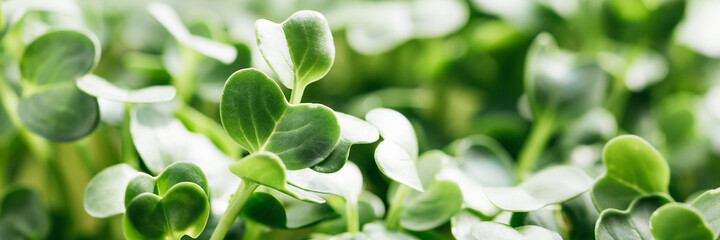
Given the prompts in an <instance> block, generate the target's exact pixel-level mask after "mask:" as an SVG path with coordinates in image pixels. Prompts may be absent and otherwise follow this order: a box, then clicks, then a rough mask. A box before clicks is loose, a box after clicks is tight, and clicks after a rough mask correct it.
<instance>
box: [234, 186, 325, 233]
mask: <svg viewBox="0 0 720 240" xmlns="http://www.w3.org/2000/svg"><path fill="white" fill-rule="evenodd" d="M242 216H243V217H244V218H249V219H252V220H253V221H256V222H259V223H262V224H264V225H267V226H270V227H275V228H283V229H297V228H304V227H307V226H311V225H314V224H317V223H320V222H322V221H325V220H329V219H332V218H336V217H338V216H339V215H338V214H337V213H336V212H335V211H334V210H333V209H332V208H331V207H330V206H328V205H327V204H315V203H308V202H304V201H298V200H294V199H289V200H288V202H287V203H286V204H283V203H282V202H280V201H279V200H278V199H276V198H275V197H273V196H272V195H271V194H269V193H264V192H256V193H253V195H252V196H250V198H249V199H248V201H247V202H246V203H245V205H244V206H243V210H242Z"/></svg>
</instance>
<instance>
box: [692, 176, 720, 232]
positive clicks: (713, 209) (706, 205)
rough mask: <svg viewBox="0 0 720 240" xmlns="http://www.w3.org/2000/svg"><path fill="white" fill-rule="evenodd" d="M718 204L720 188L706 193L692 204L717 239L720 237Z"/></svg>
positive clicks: (719, 208)
mask: <svg viewBox="0 0 720 240" xmlns="http://www.w3.org/2000/svg"><path fill="white" fill-rule="evenodd" d="M718 202H720V188H719V189H713V190H709V191H706V192H704V193H703V194H701V195H700V196H698V197H697V198H695V200H693V202H692V203H691V204H690V206H692V207H694V208H695V209H697V210H698V212H699V213H700V214H701V215H702V217H703V219H705V221H706V222H707V225H708V227H709V228H710V230H712V231H713V235H714V236H716V237H717V236H718V235H720V206H718V204H717V203H718Z"/></svg>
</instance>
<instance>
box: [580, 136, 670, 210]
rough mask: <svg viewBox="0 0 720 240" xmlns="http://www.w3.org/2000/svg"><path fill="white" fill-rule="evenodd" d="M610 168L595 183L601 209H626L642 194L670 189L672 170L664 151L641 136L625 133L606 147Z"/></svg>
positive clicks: (663, 191)
mask: <svg viewBox="0 0 720 240" xmlns="http://www.w3.org/2000/svg"><path fill="white" fill-rule="evenodd" d="M603 163H604V164H605V170H606V172H605V173H604V174H603V175H602V176H601V177H600V179H599V180H598V181H597V182H595V184H594V185H593V187H592V192H591V194H592V198H593V202H594V203H595V207H597V209H598V210H604V209H607V208H615V209H625V208H627V206H628V205H630V202H631V201H632V200H633V199H635V198H636V197H638V196H641V195H644V194H649V193H654V192H659V193H667V191H668V183H669V181H670V170H669V169H668V165H667V163H666V162H665V160H664V159H663V157H662V155H660V153H659V152H658V151H657V150H655V148H653V147H652V146H651V145H650V144H649V143H648V142H646V141H645V140H643V139H642V138H640V137H637V136H633V135H624V136H619V137H616V138H613V139H612V140H610V141H609V142H608V143H607V144H606V145H605V148H604V149H603Z"/></svg>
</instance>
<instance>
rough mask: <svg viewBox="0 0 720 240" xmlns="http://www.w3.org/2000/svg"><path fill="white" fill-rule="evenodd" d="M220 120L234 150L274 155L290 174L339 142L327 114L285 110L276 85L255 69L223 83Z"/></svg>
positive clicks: (304, 107) (319, 109) (309, 108)
mask: <svg viewBox="0 0 720 240" xmlns="http://www.w3.org/2000/svg"><path fill="white" fill-rule="evenodd" d="M220 118H221V120H222V123H223V126H224V127H225V130H226V131H227V132H228V135H230V137H232V139H233V140H234V141H235V142H237V143H238V144H240V146H242V147H244V148H245V149H247V150H248V151H250V152H251V153H255V152H259V151H267V152H273V153H276V154H277V155H278V156H279V158H280V159H282V161H283V163H284V164H285V166H286V167H287V168H288V169H290V170H297V169H303V168H307V167H311V166H313V165H315V164H318V163H320V162H321V161H323V159H325V157H327V156H328V155H329V154H330V152H331V151H332V150H333V147H335V144H336V143H337V142H338V138H339V137H340V126H339V124H338V121H337V118H336V117H335V114H334V112H333V111H332V110H330V109H329V108H327V107H325V106H323V105H319V104H297V105H289V104H288V103H287V101H286V100H285V98H284V97H283V94H282V92H281V91H280V88H279V87H278V86H277V84H275V82H273V81H272V80H271V79H270V78H268V77H267V76H265V74H263V73H261V72H260V71H258V70H255V69H244V70H240V71H237V72H235V73H234V74H233V75H232V76H230V78H228V81H227V83H225V88H224V89H223V96H222V100H221V101H220Z"/></svg>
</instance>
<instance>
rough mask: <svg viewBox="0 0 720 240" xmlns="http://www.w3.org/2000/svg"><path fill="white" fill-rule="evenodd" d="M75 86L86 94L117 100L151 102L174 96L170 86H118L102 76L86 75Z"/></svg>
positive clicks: (166, 99) (165, 99) (173, 90)
mask: <svg viewBox="0 0 720 240" xmlns="http://www.w3.org/2000/svg"><path fill="white" fill-rule="evenodd" d="M77 87H78V88H80V90H82V91H84V92H85V93H87V94H90V95H92V96H96V97H99V98H104V99H108V100H112V101H117V102H132V103H153V102H167V101H170V100H172V99H173V98H175V88H174V87H172V86H153V87H147V88H143V89H138V90H127V89H122V88H118V87H116V86H115V85H113V84H112V83H109V82H108V81H106V80H105V79H103V78H100V77H98V76H95V75H86V76H84V77H82V78H80V79H79V80H78V81H77Z"/></svg>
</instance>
